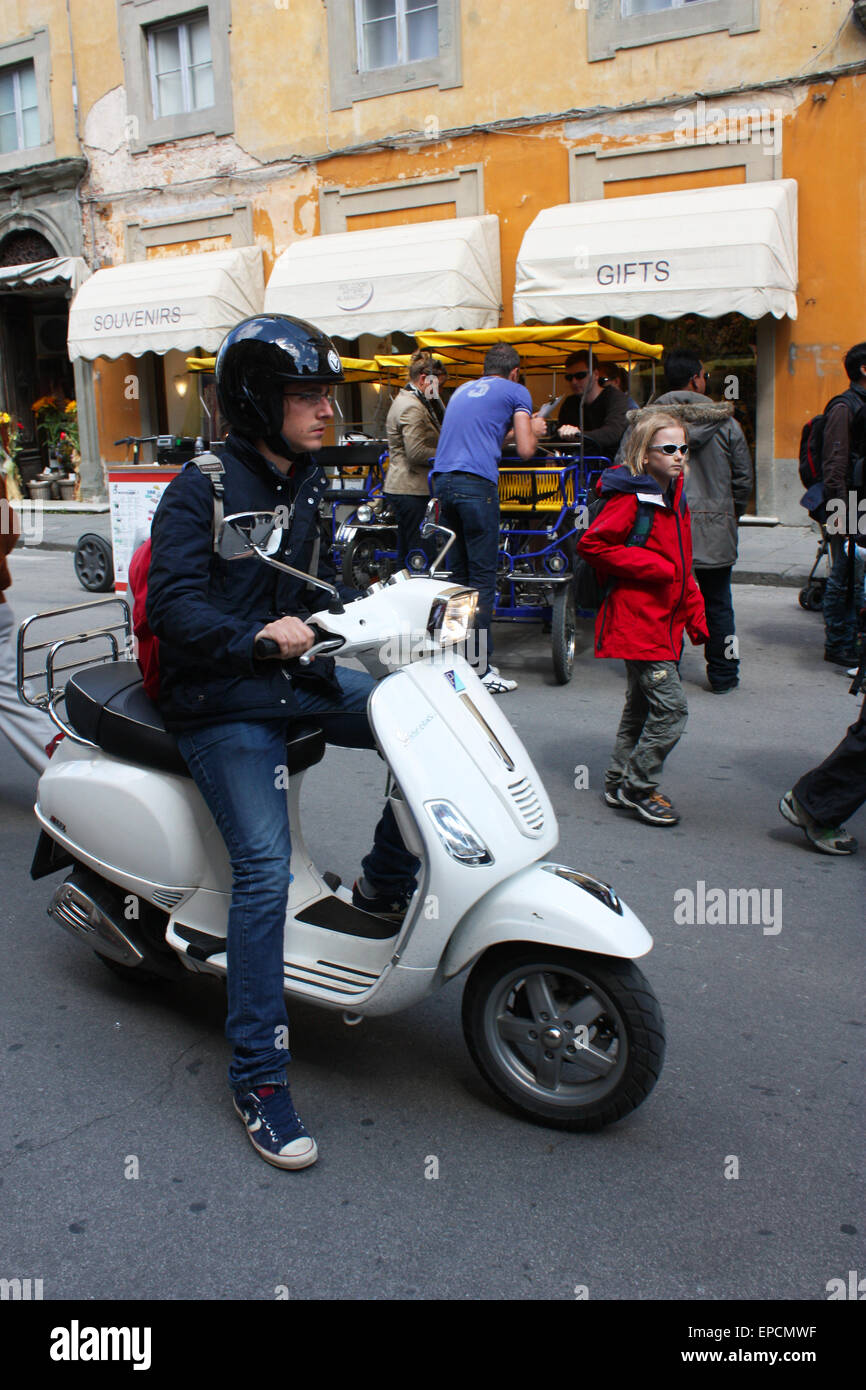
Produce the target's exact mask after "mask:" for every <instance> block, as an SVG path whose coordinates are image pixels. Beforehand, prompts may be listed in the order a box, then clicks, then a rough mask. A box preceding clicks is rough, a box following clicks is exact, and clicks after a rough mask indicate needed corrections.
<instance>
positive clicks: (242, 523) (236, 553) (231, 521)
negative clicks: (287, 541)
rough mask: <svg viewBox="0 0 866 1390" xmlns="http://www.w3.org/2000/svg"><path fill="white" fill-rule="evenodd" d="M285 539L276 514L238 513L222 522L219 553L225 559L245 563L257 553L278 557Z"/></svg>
mask: <svg viewBox="0 0 866 1390" xmlns="http://www.w3.org/2000/svg"><path fill="white" fill-rule="evenodd" d="M282 538H283V530H282V527H281V526H280V524H279V516H278V514H277V512H235V513H234V514H233V515H232V516H227V517H225V519H224V520H223V523H222V525H221V526H220V529H219V532H218V533H217V543H216V550H217V554H218V555H219V556H220V558H221V559H223V560H246V559H248V558H249V556H251V555H255V554H256V553H257V550H263V551H264V552H265V554H266V555H275V554H276V552H277V551H278V550H279V548H280V542H281V541H282Z"/></svg>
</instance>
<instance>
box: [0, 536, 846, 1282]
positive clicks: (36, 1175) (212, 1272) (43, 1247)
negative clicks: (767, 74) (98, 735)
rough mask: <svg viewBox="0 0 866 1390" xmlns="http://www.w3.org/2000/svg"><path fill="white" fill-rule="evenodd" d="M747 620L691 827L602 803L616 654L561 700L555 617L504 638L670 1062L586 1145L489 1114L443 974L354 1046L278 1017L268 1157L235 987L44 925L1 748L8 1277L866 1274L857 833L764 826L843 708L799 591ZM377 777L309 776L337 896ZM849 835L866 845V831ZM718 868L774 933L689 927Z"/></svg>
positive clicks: (680, 800) (316, 841)
mask: <svg viewBox="0 0 866 1390" xmlns="http://www.w3.org/2000/svg"><path fill="white" fill-rule="evenodd" d="M13 577H14V581H15V582H14V587H13V589H12V591H11V598H12V601H13V604H14V607H15V610H16V616H17V617H18V618H19V619H21V618H23V617H25V616H26V615H28V614H29V613H31V612H34V611H36V610H38V609H39V608H45V607H57V606H62V605H66V604H71V603H74V602H77V601H81V600H84V599H87V597H88V595H86V594H85V593H84V591H83V590H81V589H80V588H79V586H78V584H77V582H76V581H75V578H74V576H73V572H72V558H71V555H70V554H69V553H68V552H59V551H57V552H46V551H36V550H31V551H29V552H20V551H19V552H17V553H16V554H15V556H14V557H13ZM735 603H736V610H737V618H738V628H739V633H740V650H741V657H742V662H743V671H742V683H741V687H740V689H739V690H738V691H736V692H735V693H733V694H731V695H728V696H725V697H717V696H714V695H712V694H710V693H709V692H708V691H707V690H706V688H705V683H704V679H703V671H702V664H701V661H700V656H699V653H698V652H694V651H692V650H691V649H689V651H688V652H687V654H686V657H685V659H684V662H683V673H684V680H685V686H686V690H687V694H688V699H689V706H690V720H689V726H688V729H687V732H686V734H685V737H684V739H683V741H682V743H681V744H680V746H679V748H678V749H677V750H676V752H675V753H674V754H673V755H672V757H671V759H670V761H669V763H668V767H667V769H666V775H665V780H664V788H665V790H666V791H668V792H669V793H670V795H671V796H672V798H673V800H674V801H675V803H676V804H677V806H678V808H679V809H680V811H681V813H682V822H681V824H680V825H679V826H677V827H676V828H674V829H659V828H655V827H650V826H646V825H644V824H643V823H640V822H638V821H637V820H635V819H633V818H632V817H631V816H630V815H629V814H627V813H623V812H617V811H614V810H611V809H609V808H607V807H606V806H605V805H604V803H603V801H602V800H601V787H602V773H603V769H604V765H605V759H606V756H607V754H608V752H609V749H610V747H611V744H612V741H613V735H614V730H615V727H616V724H617V721H618V718H619V713H620V708H621V702H622V696H623V691H624V681H623V668H622V665H621V663H615V662H597V661H594V660H593V658H592V655H591V652H584V653H583V654H582V655H581V656H580V657H579V658H578V662H577V666H576V669H575V675H574V678H573V681H572V683H571V684H570V685H569V686H567V687H558V686H555V685H554V684H553V676H552V669H551V662H550V652H549V638H545V636H544V635H543V634H542V633H541V631H540V629H538V628H526V627H520V628H517V627H506V626H497V628H496V630H495V637H496V640H497V643H498V646H497V653H496V660H497V664H499V665H500V666H501V668H502V669H503V671H504V672H506V673H507V674H509V675H514V676H516V677H517V678H518V679H519V681H520V685H519V688H518V690H516V691H515V692H514V693H513V694H511V695H508V696H506V697H503V707H504V708H505V709H506V711H507V714H508V716H509V718H510V719H511V720H512V722H513V723H514V725H515V726H516V728H517V730H518V732H519V733H520V735H521V737H522V739H523V740H524V742H525V744H526V745H527V747H528V749H529V751H530V753H531V755H532V757H533V759H534V761H535V764H536V767H537V769H538V771H539V773H540V775H541V777H542V779H543V781H544V782H545V785H546V786H547V789H548V792H549V793H550V795H551V797H552V800H553V803H554V806H555V808H556V811H557V815H558V818H559V822H560V832H561V838H560V845H559V847H558V849H557V850H556V853H555V856H554V857H555V858H557V859H559V860H560V861H561V862H563V863H567V864H571V865H572V866H574V867H576V868H580V869H585V870H587V871H589V872H591V873H592V874H594V875H596V876H597V877H600V878H602V879H605V880H607V881H608V882H610V883H611V884H613V886H614V887H615V888H616V889H617V891H618V892H619V893H620V894H621V895H622V896H623V897H624V898H625V899H626V901H627V902H628V903H629V904H630V905H631V906H632V908H633V909H634V910H635V911H636V912H637V913H638V915H639V916H640V917H641V918H642V919H643V920H644V921H645V922H646V924H647V926H648V927H649V928H650V930H651V931H652V933H653V936H654V938H655V946H654V949H653V951H652V952H651V954H650V955H649V956H647V957H646V958H645V959H644V960H643V961H642V962H641V968H642V969H643V970H644V972H645V973H646V975H647V977H648V978H649V980H650V981H651V983H652V985H653V987H654V989H655V991H656V993H657V995H658V997H659V999H660V1001H661V1005H662V1008H663V1011H664V1014H665V1018H666V1023H667V1038H668V1042H667V1059H666V1063H665V1067H664V1071H663V1073H662V1076H661V1079H660V1081H659V1083H658V1085H657V1087H656V1089H655V1091H654V1092H653V1093H652V1095H651V1096H650V1097H649V1099H648V1100H647V1101H646V1102H645V1104H644V1105H643V1106H642V1107H641V1108H640V1109H639V1110H637V1111H636V1112H634V1113H633V1114H632V1115H631V1116H630V1117H628V1118H627V1119H625V1120H624V1121H622V1122H620V1123H619V1124H617V1125H614V1126H612V1127H610V1128H608V1129H606V1130H604V1131H602V1132H601V1133H600V1134H595V1135H590V1136H581V1135H568V1134H562V1133H560V1132H557V1131H553V1130H548V1129H544V1128H541V1127H536V1126H534V1125H532V1124H529V1123H527V1122H524V1121H523V1120H521V1119H520V1118H515V1116H514V1115H513V1114H512V1113H510V1112H509V1111H507V1110H506V1109H505V1108H504V1107H503V1106H502V1105H501V1104H500V1103H499V1102H498V1100H497V1099H496V1097H495V1096H494V1095H493V1093H492V1092H490V1091H489V1090H488V1088H487V1086H486V1085H485V1083H484V1082H483V1080H482V1079H481V1078H480V1076H479V1075H478V1074H476V1072H475V1069H474V1067H473V1064H472V1062H471V1059H470V1057H469V1055H468V1053H467V1050H466V1047H465V1044H464V1042H463V1038H462V1034H461V1027H460V996H461V988H462V981H461V980H459V979H458V980H457V981H454V982H452V983H451V984H450V985H449V986H448V987H447V988H446V989H445V990H444V991H443V992H441V993H440V994H438V995H436V996H435V997H433V998H431V999H429V1000H427V1001H426V1002H425V1003H423V1004H422V1005H420V1006H418V1007H416V1008H414V1009H413V1010H411V1011H409V1012H407V1013H405V1014H398V1015H395V1016H393V1017H388V1018H377V1019H373V1020H369V1021H366V1022H364V1023H363V1024H362V1025H361V1026H360V1027H355V1028H348V1027H346V1026H345V1025H344V1024H343V1023H342V1021H341V1019H340V1018H339V1017H338V1016H336V1015H333V1014H330V1013H325V1012H319V1011H317V1010H316V1009H314V1008H312V1007H310V1006H306V1005H293V1007H292V1010H291V1020H292V1047H293V1054H294V1062H293V1070H292V1082H293V1092H294V1094H295V1098H296V1101H297V1103H298V1108H299V1110H300V1112H301V1114H302V1115H303V1117H304V1119H305V1122H306V1123H307V1125H308V1127H309V1128H310V1130H311V1131H312V1132H313V1133H314V1134H315V1135H316V1137H317V1140H318V1142H319V1148H320V1159H319V1162H318V1163H317V1164H316V1165H315V1166H314V1167H312V1168H310V1169H307V1170H304V1171H302V1172H296V1173H291V1172H290V1173H285V1172H280V1171H277V1170H275V1169H273V1168H270V1167H268V1166H267V1165H265V1164H264V1163H263V1162H262V1161H261V1160H260V1159H259V1158H258V1157H257V1156H256V1155H255V1153H254V1152H253V1150H252V1148H251V1146H250V1144H249V1143H248V1141H247V1139H246V1138H245V1136H244V1134H243V1132H242V1129H241V1126H240V1124H239V1122H238V1120H237V1118H236V1116H235V1114H234V1111H233V1109H232V1106H231V1101H230V1098H229V1093H228V1089H227V1086H226V1082H225V1067H226V1063H227V1047H226V1043H225V1040H224V1038H223V1035H222V1027H223V1010H224V992H223V988H222V986H221V984H220V983H219V982H218V981H215V980H208V979H205V978H202V977H193V976H190V978H189V980H183V981H181V982H179V983H177V984H166V985H165V986H162V987H159V988H157V989H156V990H144V989H141V988H140V987H139V988H135V987H133V986H132V985H129V984H126V983H123V982H121V981H119V980H118V979H116V978H115V977H113V976H112V975H111V974H109V973H108V972H107V971H106V970H105V968H104V967H103V966H102V965H101V964H100V963H99V962H98V961H97V960H96V959H95V958H94V957H92V956H91V955H89V954H88V952H87V950H86V949H85V948H83V947H82V946H81V945H80V944H79V943H78V942H76V941H75V940H73V939H72V937H71V936H69V935H68V934H66V933H65V932H63V931H62V930H61V929H60V928H59V927H58V926H57V925H55V924H54V923H53V922H52V921H50V920H49V918H48V917H47V916H46V912H45V908H46V905H47V902H48V899H49V897H50V895H51V892H52V891H53V887H54V885H55V883H56V882H59V878H57V879H50V880H46V879H43V880H41V881H39V882H36V883H34V882H32V881H31V880H30V877H29V873H28V869H29V864H30V859H31V856H32V851H33V847H34V844H35V841H36V826H35V820H34V818H33V815H32V810H31V807H32V802H33V799H34V778H33V775H32V774H31V772H30V769H29V768H28V767H27V766H26V765H25V764H24V763H23V762H21V761H20V760H19V759H18V758H17V757H16V755H15V753H14V752H13V751H12V750H11V748H10V747H9V745H8V744H7V743H6V741H5V740H0V788H2V791H0V844H2V864H3V893H2V899H0V943H2V951H3V969H2V972H0V997H2V1004H0V1018H2V1024H0V1028H2V1043H0V1050H2V1055H3V1059H4V1068H3V1071H4V1085H3V1091H4V1097H5V1104H4V1106H3V1110H2V1118H0V1127H2V1133H0V1182H2V1187H0V1211H2V1217H0V1229H2V1233H3V1234H2V1237H0V1248H2V1260H0V1265H2V1267H0V1274H2V1275H3V1276H5V1277H13V1276H17V1277H20V1278H27V1277H31V1278H41V1279H42V1280H43V1285H44V1297H45V1298H46V1299H55V1298H57V1299H74V1300H89V1299H99V1298H108V1299H130V1300H133V1299H135V1300H138V1299H142V1300H151V1299H154V1300H168V1299H250V1300H273V1299H275V1298H279V1297H288V1298H290V1299H298V1298H316V1299H368V1298H375V1299H401V1298H409V1299H418V1300H433V1299H485V1300H493V1299H506V1300H526V1299H530V1300H541V1299H554V1300H573V1299H574V1298H575V1296H576V1295H575V1290H576V1289H581V1288H582V1289H585V1290H586V1296H588V1297H589V1299H590V1300H602V1299H604V1300H619V1299H631V1298H639V1299H662V1298H671V1299H679V1300H692V1299H694V1300H716V1299H725V1298H730V1299H736V1300H752V1299H774V1300H790V1299H809V1300H823V1299H826V1297H827V1284H828V1281H830V1280H831V1279H836V1278H841V1279H847V1277H848V1271H849V1270H859V1271H861V1272H862V1271H864V1269H866V1258H864V1246H863V1234H862V1232H863V1220H862V1189H861V1188H860V1179H859V1176H858V1175H859V1174H860V1173H861V1172H862V1157H863V1153H862V1114H861V1113H859V1112H860V1110H861V1104H862V1099H863V1082H862V1076H863V1071H862V1062H863V1042H864V1031H863V1029H864V1021H866V1013H864V1008H863V1003H862V993H863V991H862V983H861V981H862V960H863V950H862V933H863V917H864V914H863V882H864V880H863V862H864V854H866V844H864V849H863V851H861V854H860V855H859V856H854V857H853V858H851V859H831V858H829V857H824V856H821V855H818V854H817V853H815V852H814V851H812V850H810V848H809V847H808V846H807V844H806V841H805V838H804V836H803V835H802V833H801V832H800V831H798V830H795V829H794V828H792V827H790V826H789V825H787V823H786V822H784V821H783V820H782V818H781V817H780V815H779V813H778V810H777V808H776V804H777V801H778V798H779V796H780V794H781V793H782V792H784V791H785V790H787V789H788V788H789V787H790V786H791V784H792V783H793V781H794V780H795V779H796V777H797V776H798V775H799V774H800V773H801V772H802V771H803V770H805V769H806V768H807V767H809V766H812V765H813V764H814V763H816V762H818V761H820V759H821V758H823V756H824V755H825V753H827V752H828V751H829V750H830V749H831V748H832V747H833V746H834V745H835V743H836V742H837V741H838V739H839V738H840V737H841V735H842V733H843V731H844V728H845V727H846V725H847V724H848V723H850V722H851V721H852V719H853V718H854V717H855V714H856V710H857V707H858V706H857V702H855V700H854V699H853V698H852V697H851V696H850V695H849V694H848V693H847V688H848V682H847V680H846V679H845V676H844V673H842V672H840V671H838V670H837V669H836V668H834V667H831V666H828V665H825V664H824V663H823V661H822V659H821V657H822V636H823V634H822V626H821V620H820V617H819V616H817V615H815V614H811V613H806V612H803V610H802V609H800V608H799V606H798V604H797V599H796V593H795V591H794V590H793V589H791V588H783V587H780V588H767V587H758V586H755V587H752V586H750V585H738V586H737V589H736V592H735ZM583 769H585V773H584V771H583ZM584 781H588V785H586V786H583V785H582V783H583V782H584ZM576 783H577V784H578V786H576V785H575V784H576ZM383 791H384V771H383V768H382V764H381V762H380V761H379V760H378V759H377V758H376V757H375V756H374V755H372V754H370V753H363V752H347V751H343V750H331V751H329V753H328V755H327V757H326V758H325V760H324V762H323V763H321V764H319V766H317V767H316V768H314V769H312V771H311V772H310V773H309V775H308V779H307V782H306V783H305V793H304V803H305V806H306V811H307V838H308V842H309V843H310V845H311V846H315V847H316V854H317V859H318V860H319V862H320V864H321V866H322V867H330V868H332V869H335V870H336V871H337V872H338V873H340V874H341V875H342V876H343V878H344V879H345V880H348V881H351V879H352V878H353V877H354V875H355V874H356V872H357V868H358V864H359V861H360V859H361V857H362V856H363V854H364V853H365V852H366V850H367V848H368V841H369V839H370V836H371V833H372V827H373V824H374V822H375V820H376V818H377V816H378V813H379V808H380V805H381V801H382V795H383ZM850 828H851V830H852V831H853V832H854V833H855V834H859V836H860V838H861V841H866V813H864V812H862V811H861V812H860V813H859V814H858V815H857V816H856V817H854V818H853V819H852V821H851V822H850ZM118 829H119V832H120V833H122V827H118ZM701 883H702V884H704V886H705V890H706V891H709V890H710V889H712V888H722V889H724V890H725V892H726V893H727V892H728V890H730V889H737V888H759V889H764V890H767V895H766V898H765V901H766V903H767V904H772V920H770V917H769V916H768V917H767V918H766V919H765V920H764V921H763V922H745V923H720V924H717V925H710V924H707V923H706V922H703V923H702V922H701V921H700V920H697V921H694V922H688V921H683V920H682V916H683V914H682V912H681V911H680V912H678V911H677V904H678V903H680V904H681V903H683V902H684V901H686V900H687V899H688V893H693V894H695V901H697V900H698V898H699V895H700V891H701V890H700V889H699V884H701ZM686 890H688V893H686ZM696 915H697V916H698V917H699V916H700V913H699V912H696ZM432 1157H435V1158H436V1159H437V1160H438V1177H436V1178H430V1177H428V1176H425V1173H429V1172H430V1171H431V1169H433V1168H435V1165H432V1164H431V1163H430V1162H429V1160H430V1159H431V1158H432ZM132 1160H136V1161H135V1162H133V1161H132ZM578 1296H579V1295H578Z"/></svg>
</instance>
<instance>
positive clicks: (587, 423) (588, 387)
mask: <svg viewBox="0 0 866 1390" xmlns="http://www.w3.org/2000/svg"><path fill="white" fill-rule="evenodd" d="M603 373H604V363H603V362H598V361H597V360H594V361H593V364H592V371H590V369H589V353H588V352H584V351H582V350H581V351H580V352H572V353H571V354H570V356H568V357H566V359H565V373H564V375H565V379H566V381H567V382H568V386H569V390H570V392H571V394H570V395H568V396H566V398H565V400H564V401H563V402H562V405H561V406H560V408H559V417H558V423H559V438H560V439H577V438H579V436H580V432H581V423H580V403H581V397H582V398H583V442H584V452H585V453H587V454H601V455H602V456H603V457H605V458H610V459H612V458H613V456H614V454H615V453H616V449H617V445H618V444H619V442H620V440H621V439H622V437H623V435H624V434H625V427H626V413H627V411H628V403H627V401H626V398H625V396H624V395H623V393H622V392H621V391H618V390H617V389H616V387H615V386H611V385H607V386H603V385H602V382H601V378H602V375H603Z"/></svg>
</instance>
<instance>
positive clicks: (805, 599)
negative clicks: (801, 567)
mask: <svg viewBox="0 0 866 1390" xmlns="http://www.w3.org/2000/svg"><path fill="white" fill-rule="evenodd" d="M797 602H798V603H799V605H800V607H801V608H805V609H806V610H807V611H808V609H809V590H808V589H801V590H800V592H799V594H798V595H797Z"/></svg>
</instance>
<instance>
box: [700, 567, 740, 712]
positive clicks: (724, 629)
mask: <svg viewBox="0 0 866 1390" xmlns="http://www.w3.org/2000/svg"><path fill="white" fill-rule="evenodd" d="M732 568H733V566H732V565H723V566H721V567H720V568H718V569H704V568H703V567H702V568H700V569H699V568H698V567H697V566H695V579H696V580H697V582H698V588H699V589H700V591H701V593H702V594H703V596H704V608H705V609H706V614H707V630H708V632H709V634H710V640H709V642H708V643H707V645H706V647H705V649H704V655H705V657H706V663H707V680H708V681H709V683H710V685H713V686H715V687H716V689H717V690H726V689H728V688H729V687H730V686H732V685H736V684H737V682H738V681H739V679H740V663H739V660H738V659H737V657H735V656H734V655H733V654H732V653H733V651H734V650H736V647H735V646H734V644H732V642H731V638H733V637H734V635H735V633H736V628H735V626H734V605H733V602H732V600H731V570H732Z"/></svg>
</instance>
